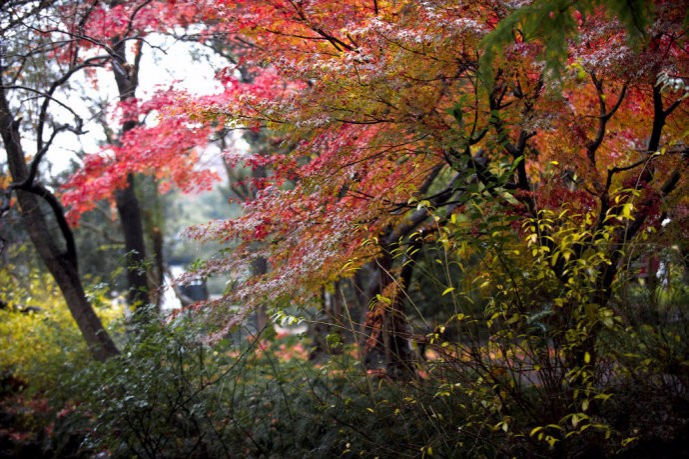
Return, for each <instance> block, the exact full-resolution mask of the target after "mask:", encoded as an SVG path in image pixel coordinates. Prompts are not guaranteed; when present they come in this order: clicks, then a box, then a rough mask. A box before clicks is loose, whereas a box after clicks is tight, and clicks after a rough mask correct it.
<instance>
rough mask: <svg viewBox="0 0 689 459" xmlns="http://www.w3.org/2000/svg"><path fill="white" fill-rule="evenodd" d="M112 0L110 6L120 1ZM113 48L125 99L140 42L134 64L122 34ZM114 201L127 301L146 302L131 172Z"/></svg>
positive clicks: (132, 90) (125, 127)
mask: <svg viewBox="0 0 689 459" xmlns="http://www.w3.org/2000/svg"><path fill="white" fill-rule="evenodd" d="M120 3H121V2H119V1H112V2H111V6H116V5H118V4H120ZM111 45H112V49H113V51H114V58H113V60H112V68H113V75H114V77H115V82H116V83H117V89H118V92H119V96H120V100H121V101H123V102H124V101H126V100H129V99H132V98H134V97H136V89H137V87H138V85H139V79H138V73H139V63H140V60H141V45H140V44H139V46H137V54H136V56H135V58H134V62H133V64H131V65H130V64H128V63H127V55H126V49H125V41H124V39H123V38H122V37H114V38H113V39H112V42H111ZM137 125H138V121H137V120H136V119H130V120H124V122H123V123H122V127H121V132H120V136H124V135H125V134H126V133H127V132H128V131H131V130H132V129H134V128H135V127H136V126H137ZM115 203H116V205H117V211H118V213H119V216H120V224H121V225H122V232H123V233H124V246H125V253H126V260H127V282H128V284H129V292H128V295H127V299H128V301H129V305H130V306H132V307H134V309H135V310H136V308H139V307H141V306H146V305H147V304H148V303H149V301H150V298H149V286H148V274H147V271H148V267H147V265H146V244H145V240H144V228H143V218H142V215H141V206H140V205H139V199H138V198H137V196H136V187H135V179H134V175H133V174H129V175H128V176H127V186H126V187H125V188H124V189H122V190H118V191H117V192H116V193H115Z"/></svg>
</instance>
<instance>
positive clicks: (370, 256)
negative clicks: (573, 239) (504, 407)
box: [186, 1, 686, 367]
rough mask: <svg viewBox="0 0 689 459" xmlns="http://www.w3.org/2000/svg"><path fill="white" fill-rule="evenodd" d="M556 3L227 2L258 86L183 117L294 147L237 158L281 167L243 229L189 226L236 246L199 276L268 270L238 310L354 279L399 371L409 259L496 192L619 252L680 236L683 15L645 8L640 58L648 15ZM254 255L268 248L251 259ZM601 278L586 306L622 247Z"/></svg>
mask: <svg viewBox="0 0 689 459" xmlns="http://www.w3.org/2000/svg"><path fill="white" fill-rule="evenodd" d="M644 5H650V3H648V4H646V3H644ZM555 6H557V5H555ZM555 6H553V5H550V4H549V3H548V2H533V4H532V5H531V6H529V7H524V8H521V7H520V6H519V5H512V4H510V3H505V2H469V3H465V2H453V1H433V2H424V3H420V4H416V3H411V2H395V3H392V2H367V1H359V2H348V3H347V5H341V4H334V3H332V2H323V1H263V2H246V3H245V2H238V3H237V4H228V5H227V6H226V8H228V10H229V11H232V14H226V15H225V16H224V22H223V25H222V27H223V28H224V30H225V31H226V33H227V34H228V35H234V34H239V35H241V36H243V37H245V40H246V42H247V43H250V47H249V48H248V49H247V50H246V52H245V53H244V55H243V56H242V65H245V66H253V68H255V69H256V70H255V72H257V73H258V75H259V76H258V77H257V78H256V79H255V81H253V82H252V84H245V83H243V82H242V81H240V80H239V79H238V78H237V77H236V76H235V74H234V73H233V72H234V70H233V68H229V69H228V70H227V71H226V72H224V73H221V77H223V81H224V83H225V85H226V88H227V91H226V93H225V96H227V98H226V99H222V100H220V99H219V100H215V101H211V102H209V101H207V100H206V101H193V100H188V101H186V110H187V111H188V112H189V113H191V114H193V116H194V118H195V119H198V117H201V118H202V119H206V120H212V121H214V122H224V123H226V124H227V125H228V126H230V127H232V126H237V127H243V128H252V129H266V130H268V131H269V132H271V133H272V135H274V136H275V138H276V139H279V141H280V142H281V145H282V151H281V152H280V153H279V154H275V155H271V156H265V155H254V156H249V157H247V156H245V155H243V154H235V155H233V154H232V153H229V154H228V156H229V157H230V159H234V160H235V161H236V162H237V163H238V164H239V163H243V164H249V165H251V166H253V167H265V166H266V165H268V166H269V169H270V170H271V171H272V172H271V175H270V177H268V178H267V179H263V178H262V179H261V180H259V181H258V183H257V184H256V186H258V187H259V188H260V189H261V190H260V192H259V193H258V199H256V200H253V201H251V202H247V203H245V206H244V209H245V214H244V216H243V217H242V218H240V219H237V220H231V221H221V222H212V223H209V224H208V225H204V226H199V227H197V228H195V229H192V230H191V231H190V234H191V235H192V236H193V237H198V238H201V239H217V240H231V239H237V240H239V241H241V244H240V246H239V247H238V248H237V249H236V250H235V251H233V252H232V256H231V257H226V258H222V257H221V258H218V259H214V260H209V261H208V262H207V263H206V264H205V267H204V269H202V270H201V273H202V274H204V275H207V274H213V273H217V272H224V273H236V272H243V268H242V266H246V264H247V263H250V262H251V260H255V259H257V258H258V257H265V258H267V259H268V260H269V263H270V266H271V269H270V272H269V273H267V274H266V275H264V276H261V277H260V278H252V279H249V280H248V281H247V282H246V283H244V285H243V286H241V287H239V288H238V289H237V290H235V291H233V292H231V293H230V294H228V297H227V299H226V300H224V301H228V300H229V301H231V302H233V303H236V302H239V303H240V304H242V305H245V306H246V308H247V309H250V308H251V307H252V306H253V305H256V304H260V303H262V302H264V301H271V302H273V304H280V303H281V302H282V303H283V304H284V302H287V301H291V302H293V303H296V304H310V303H311V304H314V302H315V303H317V302H318V300H317V298H316V296H317V295H318V292H319V291H320V288H322V286H323V285H327V284H330V283H332V282H335V281H337V280H338V279H342V278H354V282H355V284H356V285H357V287H358V289H359V290H360V291H361V292H363V294H362V295H361V296H362V297H363V305H362V307H363V308H364V310H365V308H366V307H367V306H368V303H369V302H370V301H373V303H372V306H371V307H372V310H371V311H370V312H369V313H368V318H369V322H370V323H369V324H368V325H371V326H372V327H373V328H374V329H380V328H381V327H384V328H385V329H386V330H388V332H389V333H388V335H389V336H388V338H390V337H392V338H393V339H392V341H395V339H397V338H399V339H400V340H401V341H402V342H400V343H397V344H392V345H393V346H394V347H395V349H394V352H390V353H388V354H387V355H396V356H397V357H395V358H392V359H393V361H390V362H388V363H389V364H390V365H391V366H392V367H394V366H396V365H400V364H401V365H402V366H403V367H404V366H407V365H406V364H405V362H406V361H407V360H410V359H412V357H411V356H410V355H405V353H406V351H405V349H408V346H407V345H406V341H407V339H408V337H409V334H408V332H407V326H406V324H405V323H404V320H405V319H404V310H403V306H402V300H403V296H404V293H403V292H404V288H405V285H404V282H403V279H404V278H405V274H404V273H403V271H404V269H403V267H402V265H404V261H403V257H397V256H395V254H398V253H400V250H401V249H403V248H404V247H406V246H407V245H409V244H414V243H415V240H416V239H418V238H419V234H429V233H435V236H433V239H434V240H435V239H438V238H440V239H442V235H441V234H437V232H435V229H434V228H437V225H438V223H439V222H440V223H442V222H444V221H446V219H447V218H449V217H450V215H452V214H462V213H464V212H466V208H467V207H466V206H467V205H468V203H469V201H470V200H471V199H470V195H471V194H472V193H476V192H479V193H482V194H486V193H487V194H488V195H490V196H492V198H493V199H492V200H491V201H490V202H489V203H488V204H484V205H490V206H497V208H504V209H506V210H507V211H508V212H511V213H513V214H514V215H516V216H517V217H520V218H523V219H525V220H524V221H527V222H528V221H532V222H536V221H537V220H535V218H536V217H538V216H539V215H540V213H541V212H542V211H544V210H549V209H550V210H559V211H561V210H564V209H567V210H568V211H569V212H572V213H573V214H576V215H579V216H580V217H577V218H579V219H580V220H579V221H580V222H581V225H582V227H584V228H590V229H591V230H592V231H593V233H595V232H597V231H599V230H603V229H604V228H607V227H611V225H613V223H615V222H618V221H620V220H624V221H626V222H627V223H626V224H625V225H624V227H623V228H620V229H619V231H617V232H615V233H614V240H613V242H612V243H611V244H612V246H615V245H616V244H617V245H620V244H622V245H623V244H627V243H629V242H630V241H633V240H635V238H637V237H638V236H640V235H641V233H643V232H644V231H645V229H647V228H655V229H656V230H660V229H661V227H660V226H659V225H660V222H661V221H662V220H663V219H664V218H665V217H667V218H669V219H670V220H671V221H672V222H673V224H677V223H679V222H682V221H684V219H685V215H684V214H683V210H682V209H684V206H685V204H684V201H685V200H686V178H685V176H684V173H683V172H684V168H685V167H686V166H685V164H686V160H685V156H686V151H685V147H684V144H683V139H684V136H685V135H686V132H685V131H684V128H683V126H684V125H685V120H686V106H685V104H686V102H684V101H685V95H686V84H685V80H684V79H683V78H684V77H685V76H686V59H685V58H684V55H685V54H686V40H685V30H684V28H683V26H682V24H683V22H682V21H683V20H684V18H685V11H686V10H685V9H684V7H683V6H685V5H683V4H682V5H680V4H675V3H672V4H666V3H663V2H660V3H658V4H656V5H655V7H654V8H653V10H654V11H653V14H654V15H653V16H650V13H649V14H648V15H646V13H647V12H646V8H645V7H644V8H642V9H641V10H640V11H641V12H638V11H637V13H636V14H637V16H638V17H643V19H644V20H647V21H648V22H647V23H646V22H643V21H642V22H638V24H637V25H639V27H645V28H644V30H643V34H641V35H643V38H644V41H643V42H642V43H643V44H642V45H639V44H638V43H639V42H638V41H636V42H633V41H632V40H630V39H629V37H630V34H629V32H628V29H627V28H625V25H628V24H629V23H630V22H629V21H630V17H631V18H633V17H637V16H634V14H632V16H630V17H625V18H624V20H625V21H624V23H621V22H620V21H618V20H616V19H615V17H614V15H615V14H617V13H619V12H620V10H619V8H617V6H618V5H617V4H614V5H612V4H611V5H610V8H609V10H608V9H606V5H605V4H603V3H601V2H591V3H586V5H585V6H582V7H581V8H577V7H575V6H573V5H571V4H570V3H567V9H557V8H555ZM539 8H540V9H539ZM556 10H557V11H556ZM534 11H535V12H537V13H539V14H536V16H535V17H536V20H538V21H540V22H539V23H538V24H539V25H538V26H536V27H533V26H531V25H530V24H532V22H529V21H532V20H533V15H532V14H531V13H533V12H534ZM608 13H610V14H608ZM530 14H531V15H530ZM570 15H571V18H570ZM543 18H548V20H549V21H550V22H545V23H544V22H543ZM649 18H652V20H649ZM561 21H565V23H566V24H567V25H568V27H566V28H565V32H568V33H570V35H575V36H574V37H573V38H572V39H569V41H567V40H568V39H566V37H565V38H563V39H562V40H561V42H560V44H562V43H567V47H566V49H555V50H552V49H549V48H548V46H550V45H552V43H547V42H546V41H545V40H546V39H547V37H548V36H547V34H544V33H542V30H541V29H543V28H546V29H547V30H553V31H554V30H558V27H559V24H560V23H561ZM498 25H500V27H499V28H496V27H498ZM570 25H571V26H570ZM539 27H540V28H541V29H539ZM539 30H540V32H539ZM563 33H564V32H563ZM506 34H509V37H511V39H509V41H505V36H507V35H506ZM543 36H545V39H543V40H541V39H540V38H541V37H543ZM635 38H636V36H635ZM496 43H497V44H496ZM634 43H636V45H635V44H634ZM496 46H500V47H501V48H500V49H501V51H502V54H500V55H498V53H496V52H492V54H491V55H490V56H489V59H482V56H483V55H484V54H483V49H485V47H488V49H495V47H496ZM544 53H545V56H546V57H547V58H548V57H549V56H550V57H549V59H550V62H552V61H553V56H561V61H560V62H562V68H561V72H560V73H561V75H560V78H559V79H557V78H555V76H554V75H553V74H552V72H551V69H552V65H551V66H547V65H544V64H543V62H544V60H543V55H544ZM548 53H551V54H548ZM553 53H554V54H553ZM487 65H490V66H491V67H490V70H491V71H487V70H486V69H485V68H482V67H481V66H484V67H485V66H487ZM659 79H660V80H659ZM663 79H665V80H663ZM659 81H672V82H673V84H663V83H659ZM477 182H478V183H477ZM528 219H531V220H528ZM534 224H536V225H537V223H534ZM517 226H518V225H517ZM536 234H537V237H536V240H534V241H531V242H532V243H534V244H536V245H537V246H541V247H545V248H548V247H550V248H551V249H552V248H553V247H552V245H553V241H552V237H550V236H549V235H548V232H542V231H539V232H537V233H536ZM255 241H263V242H265V244H263V245H262V246H261V248H260V249H257V248H256V247H257V246H256V245H255V244H254V242H255ZM594 241H595V238H584V239H583V240H582V241H580V243H579V244H578V245H576V246H575V249H573V251H572V253H571V254H568V255H567V256H566V257H565V258H566V259H565V258H562V259H561V260H560V261H557V260H555V261H554V263H553V266H552V269H553V271H554V273H555V274H556V276H557V277H558V278H560V279H561V281H562V282H565V283H566V282H568V276H569V275H570V274H568V269H567V268H566V266H567V263H568V262H569V260H570V259H572V258H576V257H581V256H583V254H584V253H585V252H586V250H587V249H588V248H590V247H592V246H591V244H593V243H594ZM405 266H408V265H405ZM592 269H594V270H595V271H596V273H597V274H596V275H595V281H594V284H595V286H596V287H595V289H594V290H595V293H594V294H593V298H592V300H591V301H592V302H594V303H595V304H598V305H600V306H601V307H604V305H605V304H607V301H608V299H609V298H610V295H611V294H612V291H613V283H614V280H615V279H616V277H617V274H618V273H619V272H620V270H623V269H625V268H624V264H623V260H622V251H615V250H614V249H611V251H610V253H609V254H608V257H606V258H605V260H604V261H601V262H600V263H599V264H597V265H595V266H593V267H592ZM570 273H571V272H570ZM562 313H563V315H566V314H567V310H566V308H563V310H562ZM376 317H377V318H376ZM376 321H377V322H376ZM230 323H233V321H230ZM592 336H595V333H592ZM388 338H386V340H387V339H388ZM386 343H388V344H389V343H390V341H386ZM591 351H592V350H591V349H588V348H587V349H586V351H583V350H581V355H583V354H584V352H586V353H588V352H591ZM577 352H578V351H577ZM400 354H402V355H400Z"/></svg>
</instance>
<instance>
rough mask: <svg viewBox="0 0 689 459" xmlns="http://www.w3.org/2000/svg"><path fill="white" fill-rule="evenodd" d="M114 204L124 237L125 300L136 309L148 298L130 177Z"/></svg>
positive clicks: (138, 210)
mask: <svg viewBox="0 0 689 459" xmlns="http://www.w3.org/2000/svg"><path fill="white" fill-rule="evenodd" d="M115 203H116V204H117V211H118V213H119V215H120V223H121V225H122V233H123V234H124V245H125V251H126V263H127V282H128V284H129V292H128V294H127V301H128V302H129V305H130V306H132V307H134V309H136V308H139V307H141V306H145V305H147V304H148V302H149V295H148V274H147V271H148V267H147V265H146V245H145V242H144V229H143V223H142V220H141V208H140V207H139V200H138V199H137V197H136V193H135V191H134V176H133V175H132V174H129V175H128V176H127V187H126V188H124V189H122V190H118V191H117V192H116V193H115Z"/></svg>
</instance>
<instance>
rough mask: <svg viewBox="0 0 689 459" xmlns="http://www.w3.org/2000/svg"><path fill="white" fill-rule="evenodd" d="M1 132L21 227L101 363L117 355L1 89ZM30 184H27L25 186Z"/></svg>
mask: <svg viewBox="0 0 689 459" xmlns="http://www.w3.org/2000/svg"><path fill="white" fill-rule="evenodd" d="M0 131H1V134H2V140H3V142H4V144H5V151H6V152H7V161H8V163H9V167H10V173H11V174H12V179H13V181H14V183H13V185H16V188H17V198H18V201H19V207H20V212H21V217H22V221H23V222H24V226H25V227H26V229H27V231H28V232H29V236H30V237H31V241H32V242H33V244H34V246H35V247H36V250H37V252H38V254H39V256H40V257H41V259H42V260H43V262H44V263H45V265H46V266H47V268H48V270H49V271H50V273H51V274H52V276H53V277H54V278H55V281H56V282H57V285H58V287H59V288H60V290H61V291H62V294H63V295H64V297H65V300H66V302H67V306H68V308H69V310H70V312H71V314H72V317H74V320H75V321H76V323H77V326H78V327H79V330H80V331H81V333H82V335H83V336H84V339H85V340H86V344H87V346H88V348H89V350H90V351H91V353H92V355H93V357H94V358H95V359H97V360H100V361H104V360H105V359H107V358H108V357H112V356H115V355H117V354H119V351H118V350H117V347H116V346H115V344H114V343H113V341H112V340H111V339H110V336H109V335H108V332H107V331H106V330H105V329H104V328H103V324H102V323H101V321H100V319H99V318H98V316H97V315H96V313H95V312H94V310H93V308H92V307H91V304H90V303H89V302H88V300H87V299H86V295H85V292H84V287H83V285H82V284H81V279H80V278H79V271H78V266H77V254H76V249H75V246H74V237H73V234H72V232H71V229H70V228H69V226H68V225H67V224H66V220H65V217H64V212H63V211H62V208H61V206H60V205H59V203H58V201H57V199H56V198H55V196H54V195H53V194H52V193H50V191H48V190H47V189H46V188H44V187H42V186H39V185H35V184H34V183H31V182H32V181H33V180H27V179H29V169H28V167H27V165H26V163H25V162H24V157H25V155H24V150H23V148H22V145H21V138H20V135H19V122H18V121H15V120H14V117H13V116H12V114H11V112H10V109H9V103H8V102H7V97H6V95H5V91H4V89H3V88H2V87H0ZM27 182H29V183H27ZM39 196H40V197H41V198H43V200H45V201H46V202H48V203H49V204H50V205H51V207H52V210H53V212H54V214H55V218H56V219H57V220H58V226H59V228H60V232H61V236H62V237H63V239H64V245H65V248H64V249H62V248H60V247H59V245H58V244H59V242H58V240H57V239H58V238H59V236H56V235H55V234H54V233H53V232H51V230H50V227H49V225H48V221H47V219H46V217H45V215H44V214H43V210H42V208H41V199H39Z"/></svg>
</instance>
